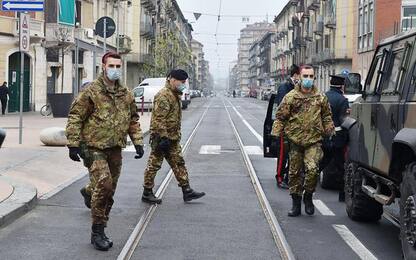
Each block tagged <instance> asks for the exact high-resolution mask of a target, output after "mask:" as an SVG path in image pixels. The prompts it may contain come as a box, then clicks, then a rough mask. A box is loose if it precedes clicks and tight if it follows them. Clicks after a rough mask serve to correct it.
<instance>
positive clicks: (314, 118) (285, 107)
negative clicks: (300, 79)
mask: <svg viewBox="0 0 416 260" xmlns="http://www.w3.org/2000/svg"><path fill="white" fill-rule="evenodd" d="M282 131H284V133H285V134H286V136H287V137H288V138H289V140H290V141H291V142H293V143H295V144H297V145H300V146H309V145H312V144H315V143H317V142H320V141H321V140H322V138H323V136H325V135H326V136H331V135H333V134H334V133H335V128H334V123H333V122H332V114H331V108H330V106H329V102H328V99H327V97H326V96H325V95H323V94H321V93H319V92H318V91H317V90H316V88H314V89H313V91H312V93H310V94H304V93H302V92H301V91H300V87H299V86H296V87H295V89H294V90H292V91H291V92H289V93H288V94H287V95H286V96H285V97H284V98H283V101H282V103H281V104H280V105H279V108H278V109H277V112H276V120H275V121H274V123H273V129H272V135H274V136H278V135H279V134H280V133H281V132H282Z"/></svg>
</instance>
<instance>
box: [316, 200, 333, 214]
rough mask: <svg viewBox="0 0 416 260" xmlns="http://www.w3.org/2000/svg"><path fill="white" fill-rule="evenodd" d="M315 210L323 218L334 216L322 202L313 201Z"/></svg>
mask: <svg viewBox="0 0 416 260" xmlns="http://www.w3.org/2000/svg"><path fill="white" fill-rule="evenodd" d="M313 204H314V205H315V207H316V209H317V210H319V212H320V213H321V214H322V215H324V216H335V214H334V212H332V210H330V209H329V208H328V207H327V206H326V205H325V203H324V202H323V201H322V200H313Z"/></svg>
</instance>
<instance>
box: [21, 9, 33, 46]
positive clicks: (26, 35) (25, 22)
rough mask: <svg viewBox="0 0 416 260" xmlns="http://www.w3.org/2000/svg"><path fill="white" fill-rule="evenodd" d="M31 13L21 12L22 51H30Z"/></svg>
mask: <svg viewBox="0 0 416 260" xmlns="http://www.w3.org/2000/svg"><path fill="white" fill-rule="evenodd" d="M29 22H30V15H29V14H23V13H20V28H19V34H20V51H25V52H29V46H30V32H29Z"/></svg>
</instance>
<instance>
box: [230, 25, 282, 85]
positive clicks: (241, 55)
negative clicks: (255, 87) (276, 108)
mask: <svg viewBox="0 0 416 260" xmlns="http://www.w3.org/2000/svg"><path fill="white" fill-rule="evenodd" d="M274 28H275V27H274V24H271V23H267V22H262V23H255V24H250V25H247V26H246V27H245V28H244V29H242V30H241V31H240V39H239V40H238V81H239V86H240V88H241V89H242V90H244V91H248V90H249V88H250V76H249V74H250V72H249V67H250V62H249V58H250V57H249V56H250V47H251V45H252V44H253V43H254V42H255V41H256V40H258V39H259V38H260V37H262V36H263V35H264V34H265V33H266V32H268V31H273V30H274Z"/></svg>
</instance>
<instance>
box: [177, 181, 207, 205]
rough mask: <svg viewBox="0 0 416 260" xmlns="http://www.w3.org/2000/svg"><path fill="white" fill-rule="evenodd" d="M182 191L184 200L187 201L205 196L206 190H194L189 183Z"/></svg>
mask: <svg viewBox="0 0 416 260" xmlns="http://www.w3.org/2000/svg"><path fill="white" fill-rule="evenodd" d="M182 192H183V200H184V201H185V202H188V201H191V200H196V199H199V198H201V197H204V196H205V192H197V191H194V190H193V189H191V187H189V185H187V186H183V187H182Z"/></svg>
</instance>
